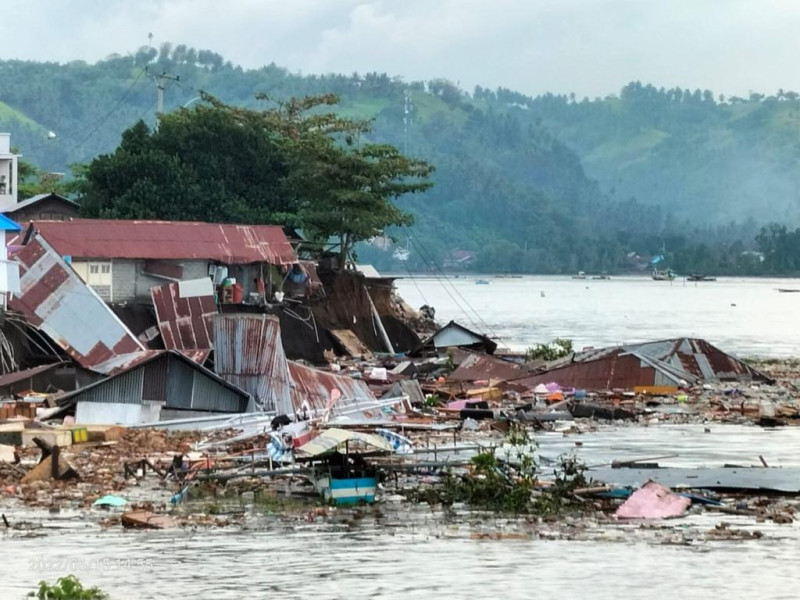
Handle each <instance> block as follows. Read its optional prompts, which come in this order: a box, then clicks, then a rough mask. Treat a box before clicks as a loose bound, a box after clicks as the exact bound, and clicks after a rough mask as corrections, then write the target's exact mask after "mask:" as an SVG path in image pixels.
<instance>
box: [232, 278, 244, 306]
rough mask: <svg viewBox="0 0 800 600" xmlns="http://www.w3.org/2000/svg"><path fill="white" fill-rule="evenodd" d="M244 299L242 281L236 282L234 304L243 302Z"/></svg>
mask: <svg viewBox="0 0 800 600" xmlns="http://www.w3.org/2000/svg"><path fill="white" fill-rule="evenodd" d="M243 299H244V289H243V288H242V284H241V283H238V282H237V283H234V284H233V303H234V304H241V303H242V300H243Z"/></svg>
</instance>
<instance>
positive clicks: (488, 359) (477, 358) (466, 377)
mask: <svg viewBox="0 0 800 600" xmlns="http://www.w3.org/2000/svg"><path fill="white" fill-rule="evenodd" d="M461 352H464V353H465V356H464V358H463V359H462V360H461V362H460V364H459V365H458V368H457V369H456V370H455V371H453V372H452V373H451V374H450V375H449V376H448V379H449V380H450V381H479V380H483V379H502V380H506V379H516V378H518V377H520V376H521V375H524V374H525V372H524V371H523V370H522V369H521V368H520V367H519V366H518V365H516V364H514V363H511V362H508V361H506V360H502V359H499V358H494V357H493V356H488V355H486V354H477V353H475V352H466V351H464V350H461Z"/></svg>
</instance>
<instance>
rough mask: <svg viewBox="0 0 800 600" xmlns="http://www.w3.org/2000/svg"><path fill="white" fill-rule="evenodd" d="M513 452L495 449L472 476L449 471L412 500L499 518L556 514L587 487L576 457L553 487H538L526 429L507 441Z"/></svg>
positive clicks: (477, 460) (477, 461)
mask: <svg viewBox="0 0 800 600" xmlns="http://www.w3.org/2000/svg"><path fill="white" fill-rule="evenodd" d="M506 442H507V444H508V447H509V448H510V450H508V451H507V452H505V453H504V455H503V456H499V455H498V452H497V450H496V449H493V450H485V451H482V452H479V453H478V454H477V455H475V456H474V457H473V458H472V461H471V466H472V469H471V471H470V472H469V473H468V474H465V475H456V474H454V473H453V472H452V471H450V470H448V471H445V473H444V474H443V476H442V479H441V483H440V485H438V486H436V487H433V488H424V489H418V490H414V491H412V492H411V494H410V497H411V499H412V500H415V501H420V502H428V503H431V504H442V505H445V506H451V505H452V504H454V503H464V504H467V505H468V506H470V507H471V508H474V509H480V510H488V511H492V512H498V513H513V514H534V515H554V514H558V513H561V512H562V511H564V510H568V509H571V508H573V507H574V506H575V504H574V492H575V490H576V489H578V488H581V487H585V486H586V484H587V481H586V478H585V476H584V473H585V471H586V468H585V466H584V465H582V464H581V463H579V462H577V461H576V460H575V459H574V458H573V457H562V459H561V462H560V465H559V468H557V469H556V470H555V471H554V476H555V479H554V481H553V484H552V485H551V486H549V487H542V488H539V487H537V483H538V482H537V476H536V472H537V461H536V456H535V448H536V446H535V444H534V443H533V441H532V440H531V438H530V436H529V433H528V430H527V429H525V428H524V427H523V426H521V425H513V426H512V427H511V429H510V430H509V433H508V435H507V437H506Z"/></svg>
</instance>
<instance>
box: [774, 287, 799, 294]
mask: <svg viewBox="0 0 800 600" xmlns="http://www.w3.org/2000/svg"><path fill="white" fill-rule="evenodd" d="M778 291H779V292H780V293H781V294H798V293H800V289H797V288H778Z"/></svg>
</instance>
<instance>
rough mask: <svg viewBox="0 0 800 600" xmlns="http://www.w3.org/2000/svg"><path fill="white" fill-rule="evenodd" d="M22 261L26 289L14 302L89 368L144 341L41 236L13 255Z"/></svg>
mask: <svg viewBox="0 0 800 600" xmlns="http://www.w3.org/2000/svg"><path fill="white" fill-rule="evenodd" d="M13 259H14V260H15V261H16V262H17V263H19V266H20V288H21V294H20V295H19V296H15V297H13V298H12V299H11V301H10V302H9V308H10V309H11V310H15V311H18V312H20V313H22V314H23V315H24V316H25V319H26V320H27V321H28V323H30V324H31V325H32V326H33V327H36V328H37V329H40V330H42V331H43V332H45V333H46V334H47V335H48V336H50V338H51V339H52V340H53V341H54V342H56V344H58V345H59V346H60V347H61V348H62V349H63V350H65V351H66V352H67V353H68V354H69V355H70V356H71V357H72V358H74V359H75V361H76V362H77V363H78V364H80V365H81V366H83V367H86V368H87V369H92V368H93V367H95V366H96V365H98V364H100V363H103V362H105V361H107V360H109V359H110V358H113V357H115V356H118V355H120V354H129V353H132V352H141V351H144V350H145V347H144V345H143V344H142V343H141V342H140V341H139V340H138V339H137V338H136V336H135V335H133V333H132V332H131V331H130V330H129V329H128V328H127V327H126V326H125V324H124V323H123V322H122V321H121V320H120V319H119V318H118V317H117V316H116V315H115V314H114V313H113V311H112V310H111V309H110V308H109V307H108V305H106V303H105V302H103V300H102V298H100V296H98V295H97V292H95V291H94V290H93V289H92V288H91V287H89V286H87V285H86V284H85V283H84V282H83V280H82V279H81V278H80V277H79V276H78V274H77V273H75V271H74V270H73V269H72V267H70V266H69V264H67V263H66V261H64V259H63V258H61V256H60V255H59V253H58V252H57V251H56V250H55V249H54V248H53V247H52V246H51V245H50V244H49V243H48V242H47V241H46V240H45V239H44V238H42V237H41V236H39V235H34V236H33V238H32V239H30V240H29V241H28V243H27V244H26V245H25V246H23V247H22V248H20V249H19V250H18V252H17V253H16V254H15V255H14V256H13Z"/></svg>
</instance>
